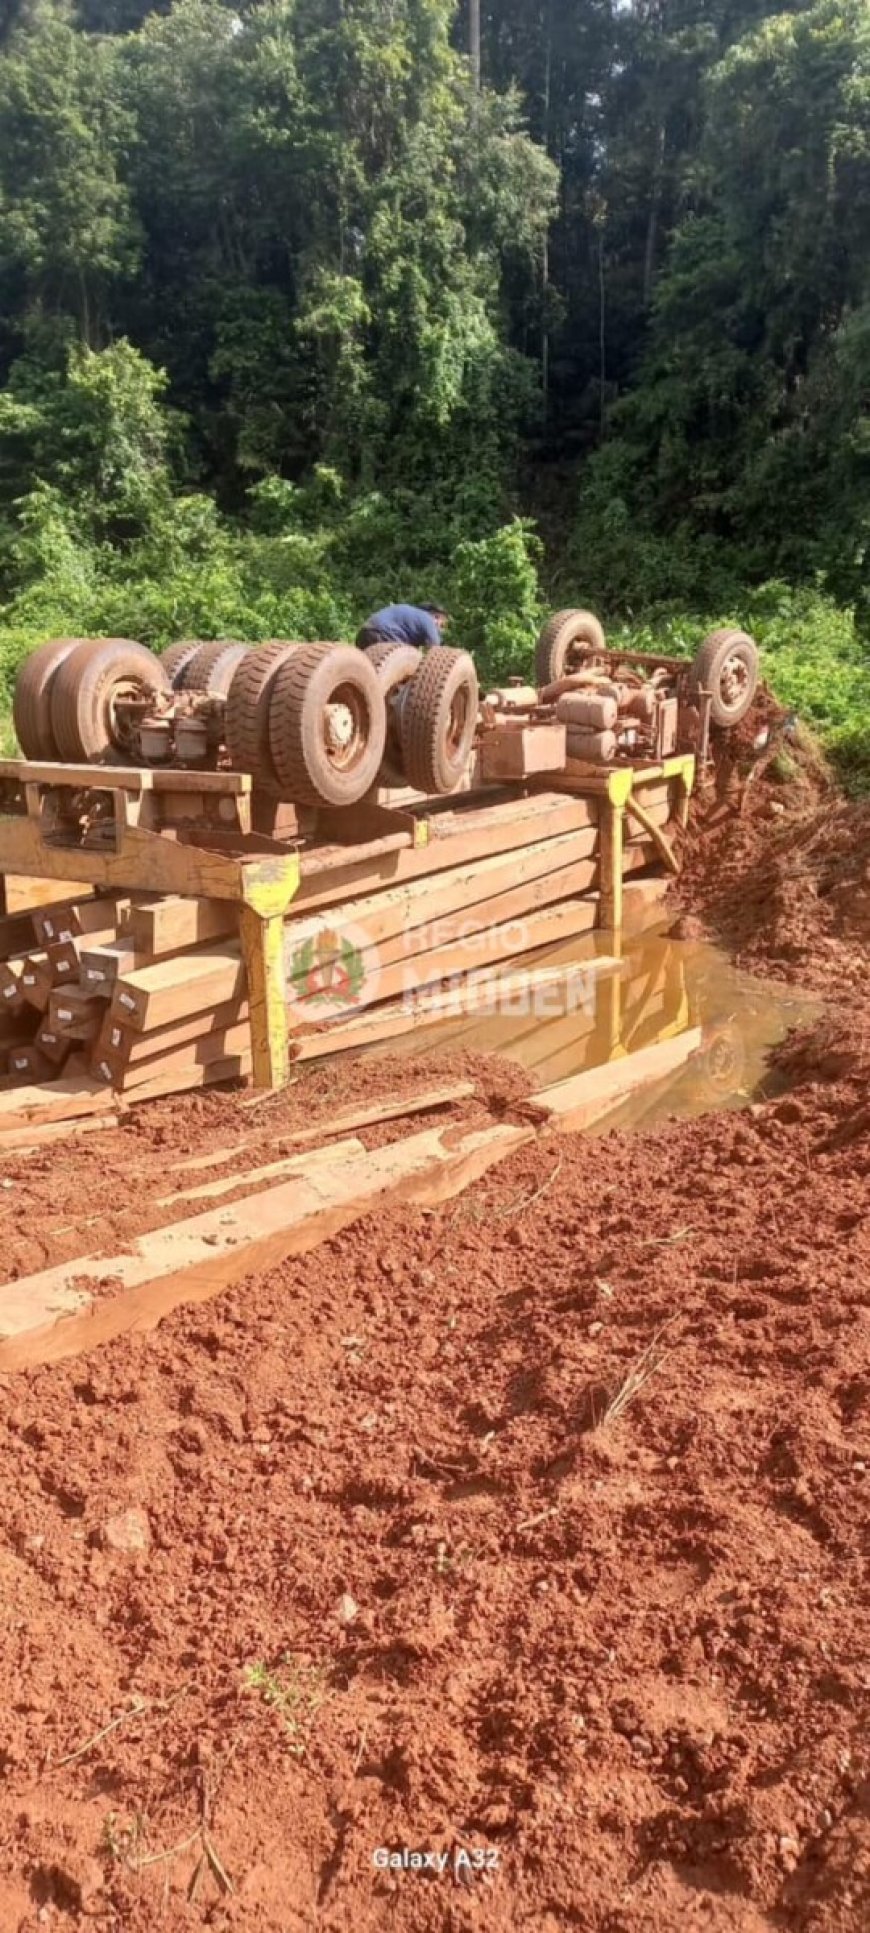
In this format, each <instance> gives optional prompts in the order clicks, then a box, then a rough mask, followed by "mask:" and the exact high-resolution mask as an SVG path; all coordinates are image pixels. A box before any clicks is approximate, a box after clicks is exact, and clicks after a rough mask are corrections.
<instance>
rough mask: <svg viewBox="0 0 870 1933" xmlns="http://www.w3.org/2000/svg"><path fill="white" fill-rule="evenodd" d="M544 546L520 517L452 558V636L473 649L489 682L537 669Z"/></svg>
mask: <svg viewBox="0 0 870 1933" xmlns="http://www.w3.org/2000/svg"><path fill="white" fill-rule="evenodd" d="M542 550H543V546H542V544H541V541H540V539H539V538H538V537H537V536H536V535H535V532H534V530H533V528H532V526H531V524H529V523H528V522H523V521H521V520H520V519H519V518H515V519H514V521H513V523H511V524H506V525H505V526H504V527H503V528H502V529H501V530H497V531H495V532H494V534H493V535H492V536H491V537H481V538H479V539H478V540H477V542H476V543H472V542H466V543H462V544H460V545H459V547H458V549H457V551H456V555H455V558H454V562H453V573H452V588H451V593H450V598H449V603H450V636H451V639H452V640H453V639H455V641H456V642H457V643H458V644H462V645H463V646H465V647H466V648H467V649H468V650H469V651H472V652H474V654H475V656H476V659H477V663H478V668H479V671H480V673H481V677H482V679H483V680H484V682H485V683H488V684H497V683H499V682H500V681H501V680H504V679H505V678H509V677H511V676H513V675H514V674H517V675H519V676H522V675H524V674H525V675H528V674H530V673H531V671H532V667H533V660H534V647H535V638H536V636H537V633H538V631H539V629H540V626H541V622H542V616H543V609H542V607H543V599H542V595H541V587H540V583H539V581H538V564H539V562H540V559H541V556H542Z"/></svg>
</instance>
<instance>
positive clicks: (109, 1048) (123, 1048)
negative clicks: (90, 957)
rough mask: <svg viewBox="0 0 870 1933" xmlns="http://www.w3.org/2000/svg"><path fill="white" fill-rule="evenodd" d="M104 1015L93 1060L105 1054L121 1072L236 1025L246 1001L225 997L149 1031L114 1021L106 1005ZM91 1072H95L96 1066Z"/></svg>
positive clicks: (245, 1012)
mask: <svg viewBox="0 0 870 1933" xmlns="http://www.w3.org/2000/svg"><path fill="white" fill-rule="evenodd" d="M103 1014H104V1017H103V1024H102V1026H101V1028H100V1032H99V1034H98V1036H97V1040H96V1042H95V1045H94V1054H93V1059H94V1061H95V1062H97V1061H98V1060H100V1059H101V1058H104V1057H106V1056H108V1057H109V1058H110V1059H111V1060H112V1063H113V1065H114V1066H116V1067H117V1068H118V1070H119V1071H121V1072H123V1069H124V1068H125V1067H132V1066H136V1065H137V1063H138V1062H140V1061H147V1060H152V1059H154V1057H155V1056H156V1055H158V1054H161V1053H163V1052H166V1053H171V1052H173V1050H174V1049H175V1048H177V1047H184V1046H187V1045H188V1043H189V1042H191V1041H194V1042H195V1041H198V1040H202V1038H203V1035H204V1034H207V1033H212V1032H214V1033H216V1034H221V1033H225V1032H226V1030H227V1029H228V1028H231V1027H235V1026H237V1025H238V1023H239V1021H242V1020H247V1018H248V1003H247V1000H225V1001H223V1002H222V1004H221V1005H220V1006H218V1007H209V1008H206V1010H205V1012H204V1013H195V1014H188V1015H186V1017H185V1019H184V1020H177V1021H174V1022H173V1023H172V1025H171V1026H169V1027H157V1028H153V1029H152V1030H151V1031H150V1032H149V1031H148V1030H147V1029H146V1030H145V1032H144V1033H141V1034H140V1033H137V1032H135V1030H134V1029H133V1028H132V1027H126V1026H123V1025H122V1024H121V1023H120V1022H119V1021H117V1020H113V1018H112V1015H111V1013H110V1011H109V1010H108V1009H107V1008H105V1006H104V1009H103ZM93 1071H95V1072H96V1068H94V1070H93Z"/></svg>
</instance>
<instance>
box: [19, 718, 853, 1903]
mask: <svg viewBox="0 0 870 1933" xmlns="http://www.w3.org/2000/svg"><path fill="white" fill-rule="evenodd" d="M755 729H757V722H756V727H755ZM745 737H746V743H745V744H744V745H743V746H742V748H741V765H740V767H738V772H737V775H736V776H735V773H734V772H733V771H732V772H730V773H729V772H728V771H726V770H725V769H724V768H720V771H719V774H718V795H717V797H714V798H712V799H710V800H708V802H707V804H706V806H705V807H704V809H703V812H702V818H701V823H700V825H699V827H698V829H697V830H696V832H695V833H694V835H693V839H692V843H691V846H690V851H689V855H688V860H689V863H688V869H687V874H686V877H685V881H684V882H681V885H682V886H683V891H684V899H683V903H684V905H685V906H687V907H688V908H689V909H690V911H691V912H692V913H694V914H698V913H700V914H701V916H702V917H703V918H704V920H705V922H706V923H707V924H708V926H709V927H710V929H711V930H712V931H714V932H718V933H719V934H721V935H724V936H725V937H726V939H728V940H729V941H730V943H731V944H732V945H733V946H734V947H735V948H736V950H737V951H738V953H739V955H740V957H741V958H742V959H743V960H744V961H746V962H747V963H751V964H752V965H754V966H755V967H756V968H761V969H763V970H765V971H768V972H773V973H777V974H779V975H780V976H782V977H786V978H791V979H799V980H803V981H805V982H806V983H808V984H811V985H817V986H821V987H824V988H825V990H826V991H827V992H828V993H830V991H831V988H832V986H834V987H839V988H840V989H843V988H845V990H846V992H847V994H849V998H848V999H847V1001H846V1003H845V1005H844V1008H843V1010H842V1011H841V1013H840V1014H839V1015H838V1016H837V1017H836V1018H834V1019H831V1020H829V1021H828V1022H826V1023H825V1025H824V1027H821V1028H817V1029H816V1030H815V1031H814V1032H813V1033H812V1034H806V1035H803V1036H800V1037H797V1038H794V1039H793V1040H792V1041H790V1042H789V1043H788V1044H787V1046H786V1047H785V1048H784V1049H782V1050H780V1053H779V1055H778V1059H779V1062H780V1073H781V1075H784V1076H785V1077H786V1078H787V1079H788V1080H789V1081H790V1082H791V1083H792V1084H793V1085H792V1089H791V1091H790V1092H789V1093H787V1094H786V1096H785V1097H784V1098H782V1099H780V1100H777V1101H773V1102H770V1103H766V1104H765V1105H764V1106H760V1107H756V1108H755V1109H753V1110H751V1111H749V1112H747V1113H744V1114H723V1115H720V1116H715V1117H714V1116H708V1117H706V1118H704V1119H701V1120H696V1121H687V1122H682V1123H679V1124H667V1125H665V1126H662V1127H660V1128H658V1129H657V1130H655V1131H654V1132H652V1133H646V1134H641V1135H635V1136H634V1137H631V1138H627V1137H624V1136H617V1135H613V1136H609V1137H606V1138H604V1139H602V1140H597V1141H588V1140H584V1139H583V1138H581V1137H573V1138H565V1139H558V1138H541V1139H539V1140H538V1141H537V1142H536V1143H535V1144H534V1145H532V1146H529V1147H527V1148H525V1149H523V1150H522V1151H521V1152H520V1153H519V1154H517V1155H515V1156H514V1157H513V1158H512V1159H511V1161H510V1162H508V1163H506V1164H505V1165H504V1166H503V1167H502V1168H500V1169H498V1170H495V1171H493V1172H492V1173H490V1174H489V1175H488V1176H487V1177H485V1178H484V1179H483V1180H482V1181H481V1182H480V1183H478V1184H477V1185H476V1186H475V1187H474V1188H472V1189H471V1190H469V1191H468V1192H467V1193H466V1194H465V1195H464V1196H462V1197H461V1198H460V1199H458V1200H456V1201H454V1202H453V1203H451V1204H449V1205H448V1206H447V1207H445V1208H443V1209H441V1210H438V1211H436V1212H424V1211H422V1210H418V1209H414V1208H407V1207H406V1208H403V1209H402V1210H401V1212H398V1211H397V1212H393V1213H390V1214H382V1215H380V1216H378V1217H372V1218H370V1219H368V1220H367V1221H365V1222H361V1223H359V1224H358V1225H357V1226H356V1227H355V1228H353V1229H351V1230H348V1231H347V1232H346V1233H345V1234H344V1235H343V1236H341V1237H340V1238H338V1239H337V1240H336V1241H334V1242H332V1243H330V1244H328V1245H325V1246H324V1247H322V1248H321V1249H320V1250H318V1251H317V1252H316V1253H314V1254H313V1255H310V1256H308V1257H306V1258H304V1259H299V1260H296V1261H293V1262H292V1263H289V1264H288V1265H286V1266H285V1267H284V1268H282V1269H279V1270H276V1271H275V1272H273V1273H272V1274H270V1275H267V1276H260V1277H258V1278H253V1279H250V1280H248V1281H247V1282H244V1283H242V1284H241V1285H240V1286H239V1287H237V1288H236V1289H233V1290H231V1291H229V1292H227V1293H225V1294H223V1295H222V1296H220V1297H217V1298H216V1299H215V1300H214V1301H212V1302H211V1303H209V1304H205V1305H200V1306H198V1307H196V1308H189V1309H182V1310H179V1311H177V1312H176V1313H175V1314H174V1315H173V1316H171V1317H169V1318H168V1319H167V1320H166V1321H165V1322H164V1323H163V1324H162V1325H161V1326H160V1327H159V1328H158V1329H156V1330H155V1331H154V1332H153V1333H151V1334H149V1335H146V1336H140V1337H135V1338H134V1337H129V1338H125V1339H122V1340H120V1341H117V1342H114V1343H111V1344H109V1345H107V1346H106V1347H104V1348H102V1349H100V1350H98V1351H95V1352H94V1353H92V1354H90V1355H88V1356H87V1357H79V1358H78V1359H76V1360H72V1361H70V1362H68V1363H64V1364H62V1365H61V1366H59V1367H55V1368H51V1369H41V1370H37V1371H31V1372H28V1373H22V1374H20V1375H16V1376H11V1375H7V1376H5V1377H3V1376H2V1375H0V1669H2V1682H3V1685H4V1687H5V1692H6V1699H5V1710H4V1723H3V1725H2V1728H0V1933H41V1929H42V1928H44V1927H48V1928H50V1929H51V1928H53V1929H56V1933H67V1929H70V1928H72V1927H74V1926H79V1925H81V1926H86V1925H93V1926H96V1927H101V1928H103V1929H106V1933H121V1929H124V1933H128V1929H129V1933H161V1930H162V1929H163V1928H166V1929H168V1933H175V1930H176V1929H178V1933H183V1930H185V1929H208V1930H209V1933H230V1930H231V1929H232V1930H233V1933H235V1929H237V1928H239V1929H245V1933H309V1929H312V1930H313V1929H317V1933H376V1930H377V1933H380V1929H382V1928H388V1929H395V1933H475V1930H477V1929H479V1933H513V1929H523V1933H526V1930H528V1933H561V1929H574V1930H575V1933H576V1929H580V1930H581V1933H673V1929H675V1928H678V1927H679V1928H681V1929H683V1928H685V1929H687V1930H688V1933H702V1930H703V1933H774V1930H775V1929H777V1930H778V1929H785V1928H787V1929H794V1933H857V1929H863V1928H865V1927H866V1926H868V1925H870V1742H868V1739H870V1733H868V1723H867V1720H868V1693H870V1666H868V1649H867V1629H868V1580H867V1568H866V1557H867V1550H868V1542H870V1539H868V1516H870V1513H868V1485H870V1350H868V1286H867V1285H868V1275H870V1221H868V1217H867V1198H868V1178H870V1105H868V1092H867V1083H868V1074H870V1024H868V1011H867V1003H866V997H865V996H864V995H863V992H862V989H863V986H864V984H866V970H867V948H866V937H867V931H868V927H867V926H865V924H864V920H863V915H862V913H861V906H862V904H864V903H865V902H863V901H862V899H861V884H862V882H863V884H864V886H865V887H866V885H867V883H868V879H867V878H866V877H865V875H866V870H867V864H868V858H870V852H868V848H867V840H868V827H870V821H868V817H867V809H866V808H864V809H860V808H855V807H847V806H843V805H841V804H840V803H839V802H838V801H836V800H835V799H834V797H833V796H832V795H831V796H829V795H828V793H827V791H826V790H825V787H826V784H827V781H826V780H825V778H824V775H823V774H820V772H819V770H818V769H817V767H816V765H815V762H814V761H813V760H812V755H811V754H810V753H808V752H807V753H806V754H804V753H801V758H800V761H799V772H798V776H797V778H795V777H794V776H792V777H791V779H789V780H788V782H787V783H786V784H783V783H782V782H781V780H777V781H775V782H771V779H770V776H769V775H767V776H764V775H762V776H760V777H759V779H758V781H757V783H755V784H753V785H751V786H750V788H749V791H748V793H747V795H746V803H745V806H744V809H743V812H742V814H740V815H738V812H737V804H736V800H735V797H734V786H735V783H736V779H737V778H739V776H740V771H741V770H742V772H743V773H744V775H745V771H746V769H747V766H748V765H749V764H751V756H750V754H751V737H749V736H748V735H745ZM777 804H782V805H783V808H784V809H783V811H782V812H778V811H775V810H774V809H773V808H774V806H776V805H777ZM798 841H800V842H801V843H800V844H798V843H797V842H798ZM795 851H799V852H800V853H801V855H802V859H801V864H800V867H799V870H797V871H796V870H795V867H794V861H793V854H794V852H795ZM790 854H791V855H792V857H791V858H790ZM789 866H791V871H789ZM862 869H863V871H862ZM762 878H763V880H764V882H765V884H764V889H763V890H762V883H761V882H762ZM850 989H851V990H852V991H851V992H850ZM469 1074H470V1075H471V1076H473V1077H474V1078H475V1079H476V1080H477V1081H478V1084H479V1088H480V1093H481V1097H482V1098H481V1099H480V1100H479V1101H475V1102H473V1103H472V1104H471V1105H470V1106H469V1105H467V1104H463V1106H462V1108H461V1109H460V1110H456V1112H457V1113H460V1112H461V1114H462V1115H463V1116H465V1117H467V1118H476V1117H479V1118H482V1117H483V1115H484V1113H485V1112H486V1110H487V1108H488V1109H491V1110H492V1113H493V1115H494V1116H495V1117H496V1118H507V1119H510V1118H513V1117H514V1116H516V1115H517V1113H518V1112H519V1111H520V1108H521V1103H522V1099H523V1095H524V1092H525V1082H524V1077H523V1076H522V1074H520V1073H519V1072H518V1071H517V1070H516V1069H513V1068H510V1067H505V1066H498V1067H495V1066H494V1064H492V1063H487V1062H486V1061H485V1060H482V1059H480V1058H477V1059H474V1058H469V1057H467V1056H461V1057H459V1056H456V1055H453V1056H450V1057H449V1058H448V1057H446V1056H445V1057H442V1058H440V1059H438V1060H429V1061H427V1062H426V1064H425V1068H422V1069H421V1066H420V1065H419V1064H417V1065H416V1066H415V1065H414V1064H413V1063H412V1062H410V1061H404V1060H402V1061H395V1062H384V1063H378V1064H375V1063H373V1062H371V1061H364V1062H358V1063H356V1064H355V1065H354V1064H348V1063H347V1062H345V1061H341V1062H335V1063H333V1064H332V1065H327V1066H326V1067H324V1068H323V1069H320V1070H316V1071H313V1070H309V1069H306V1070H305V1073H304V1075H303V1077H302V1078H301V1079H300V1082H299V1084H298V1086H297V1087H295V1088H293V1089H291V1091H290V1092H289V1094H287V1095H286V1096H283V1097H281V1098H280V1099H277V1100H269V1101H265V1102H258V1103H257V1104H256V1105H255V1106H254V1107H249V1106H247V1105H245V1102H246V1101H247V1099H248V1097H246V1096H240V1095H232V1094H223V1095H218V1094H207V1095H202V1096H197V1097H193V1096H184V1097H180V1098H178V1099H176V1100H174V1101H167V1102H163V1103H159V1104H156V1105H153V1106H150V1107H146V1108H143V1109H142V1110H141V1112H139V1113H134V1115H133V1116H132V1117H131V1119H130V1120H129V1121H128V1122H127V1123H126V1124H125V1125H124V1126H123V1128H121V1129H119V1130H117V1131H115V1132H114V1133H111V1134H106V1135H104V1134H99V1135H95V1136H93V1137H91V1138H89V1139H86V1140H84V1141H82V1142H81V1143H80V1144H72V1143H71V1144H70V1145H69V1146H68V1147H65V1148H63V1149H58V1148H56V1147H55V1148H52V1149H51V1150H49V1151H46V1152H44V1153H42V1154H39V1155H31V1156H28V1157H16V1158H15V1159H14V1160H12V1159H9V1160H7V1161H5V1162H4V1163H3V1164H2V1167H0V1176H2V1179H3V1181H4V1182H11V1184H12V1185H11V1187H8V1188H7V1187H3V1188H0V1241H2V1243H3V1247H2V1256H3V1262H4V1264H5V1267H4V1277H5V1279H9V1277H10V1276H12V1275H15V1274H20V1273H22V1272H25V1271H27V1270H28V1269H32V1268H38V1267H39V1266H41V1265H42V1264H43V1263H45V1262H50V1261H54V1260H59V1259H66V1258H72V1257H74V1256H76V1255H79V1254H82V1253H85V1252H88V1251H97V1252H101V1251H104V1252H107V1253H108V1252H110V1251H111V1250H112V1249H113V1248H116V1247H117V1245H118V1243H119V1242H120V1243H121V1244H123V1242H124V1241H125V1240H129V1239H130V1238H131V1236H132V1235H133V1234H134V1233H136V1232H138V1231H139V1230H140V1229H142V1228H146V1227H153V1226H155V1225H157V1224H158V1223H159V1222H160V1221H161V1220H166V1219H168V1218H169V1217H170V1216H175V1215H177V1214H178V1213H179V1210H178V1209H177V1208H175V1209H170V1210H167V1209H165V1208H161V1207H160V1206H159V1197H160V1195H161V1194H165V1193H166V1192H169V1190H170V1189H171V1188H172V1187H173V1186H176V1187H177V1186H188V1185H190V1184H191V1182H195V1181H196V1180H197V1176H196V1174H195V1173H194V1172H193V1170H192V1169H191V1167H190V1166H189V1165H188V1167H187V1168H186V1169H185V1170H184V1171H183V1173H182V1174H180V1175H178V1176H177V1178H176V1174H175V1171H176V1170H177V1169H178V1168H179V1165H180V1164H181V1163H183V1162H187V1163H188V1164H190V1162H191V1159H192V1157H199V1158H200V1159H202V1158H204V1157H206V1156H208V1155H210V1154H216V1153H217V1152H218V1151H221V1150H227V1149H232V1150H234V1152H232V1153H230V1154H229V1155H227V1156H226V1158H225V1159H224V1160H223V1161H220V1162H215V1163H213V1165H211V1166H210V1167H209V1168H208V1169H207V1170H206V1171H205V1175H204V1178H205V1179H210V1178H211V1177H213V1176H217V1175H219V1174H225V1173H234V1172H236V1171H237V1169H238V1168H239V1167H240V1166H241V1165H244V1166H245V1167H250V1166H256V1165H259V1163H261V1162H265V1161H269V1160H271V1159H275V1158H278V1157H279V1156H280V1155H281V1154H282V1153H283V1152H285V1151H290V1147H291V1143H290V1136H291V1134H292V1131H293V1129H294V1128H295V1127H299V1126H305V1127H308V1126H310V1125H311V1123H312V1121H313V1120H315V1119H322V1120H323V1122H324V1129H325V1131H326V1128H327V1125H328V1121H329V1118H330V1116H331V1115H332V1113H333V1112H334V1111H335V1110H336V1109H338V1108H341V1107H344V1106H346V1105H348V1104H350V1103H351V1102H353V1101H355V1100H359V1101H360V1102H368V1101H371V1100H374V1099H376V1098H378V1097H379V1096H380V1095H383V1094H386V1093H387V1092H390V1093H395V1092H396V1091H397V1090H398V1089H400V1088H402V1089H404V1091H407V1090H409V1089H410V1088H411V1087H412V1086H413V1087H416V1086H417V1084H418V1083H420V1082H421V1081H422V1080H426V1081H433V1080H438V1081H441V1080H446V1079H455V1078H459V1077H463V1076H467V1075H469ZM438 1118H443V1117H438ZM414 1125H421V1123H416V1124H415V1123H413V1122H405V1123H399V1124H396V1123H392V1124H390V1125H389V1126H385V1127H382V1128H380V1129H378V1130H375V1131H372V1132H371V1133H368V1132H367V1133H366V1135H365V1137H364V1138H365V1139H366V1141H367V1142H368V1144H369V1145H375V1144H376V1142H378V1141H379V1140H381V1139H384V1138H395V1137H396V1136H398V1135H399V1134H405V1133H407V1132H409V1131H411V1129H412V1127H413V1126H414ZM182 1212H183V1211H182ZM188 1212H189V1211H188ZM403 1851H404V1854H405V1855H406V1860H407V1856H409V1855H411V1854H414V1855H417V1856H418V1857H422V1855H424V1854H429V1855H430V1863H429V1864H428V1865H426V1866H425V1867H424V1868H423V1869H422V1870H419V1871H415V1870H401V1871H396V1870H393V1869H391V1868H390V1866H389V1865H384V1864H383V1863H382V1862H383V1861H384V1860H385V1859H388V1858H389V1857H390V1855H391V1854H392V1855H393V1856H394V1857H396V1856H398V1855H400V1854H401V1853H402V1852H403ZM436 1858H437V1859H439V1860H441V1859H443V1861H444V1867H443V1870H437V1869H436V1868H435V1867H433V1864H432V1863H431V1861H433V1860H435V1859H436ZM379 1862H381V1863H379Z"/></svg>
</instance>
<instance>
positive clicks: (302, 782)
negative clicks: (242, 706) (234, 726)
mask: <svg viewBox="0 0 870 1933" xmlns="http://www.w3.org/2000/svg"><path fill="white" fill-rule="evenodd" d="M269 737H270V743H271V748H272V760H273V763H274V766H275V770H276V772H277V774H278V778H279V780H280V782H281V790H282V795H283V796H284V797H285V798H286V799H289V800H292V801H293V802H294V803H296V804H298V805H332V806H347V805H356V803H357V801H358V800H359V799H361V798H362V797H363V795H364V793H366V792H369V791H370V790H371V787H372V786H373V785H374V784H375V781H376V779H377V776H378V772H379V770H380V765H381V761H382V759H383V756H384V745H385V743H386V737H387V707H386V703H385V700H384V694H383V690H382V687H381V684H380V682H379V679H378V675H377V672H376V670H375V668H374V665H372V664H370V663H369V660H368V658H367V656H366V653H365V652H363V651H357V650H356V649H355V648H354V647H353V646H352V645H347V644H300V645H299V647H298V649H297V650H296V651H294V652H293V653H292V656H290V657H289V658H288V659H287V660H286V662H285V663H284V664H282V665H281V667H280V669H279V671H278V675H277V678H276V679H275V683H274V686H273V688H272V696H271V702H270V706H269Z"/></svg>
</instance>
